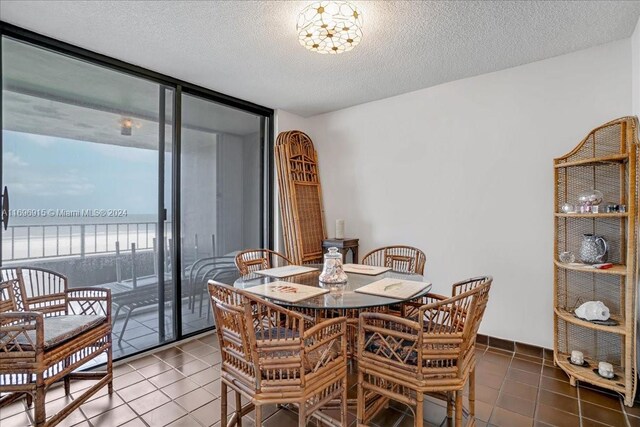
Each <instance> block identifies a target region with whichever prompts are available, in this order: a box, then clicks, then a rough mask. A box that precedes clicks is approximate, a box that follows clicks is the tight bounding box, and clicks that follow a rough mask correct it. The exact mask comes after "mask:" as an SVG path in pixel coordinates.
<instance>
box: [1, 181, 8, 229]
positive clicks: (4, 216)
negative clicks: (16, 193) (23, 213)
mask: <svg viewBox="0 0 640 427" xmlns="http://www.w3.org/2000/svg"><path fill="white" fill-rule="evenodd" d="M2 224H3V226H4V229H5V230H6V229H7V227H8V226H9V190H8V189H7V186H6V185H5V186H4V191H3V192H2Z"/></svg>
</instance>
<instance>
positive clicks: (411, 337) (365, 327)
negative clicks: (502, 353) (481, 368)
mask: <svg viewBox="0 0 640 427" xmlns="http://www.w3.org/2000/svg"><path fill="white" fill-rule="evenodd" d="M481 282H482V283H477V284H476V285H475V286H473V288H472V289H470V290H467V291H466V292H462V293H459V294H457V295H455V296H453V297H451V298H445V299H442V300H440V299H438V300H435V301H434V302H432V303H430V304H425V305H423V306H421V307H420V308H419V309H418V310H417V312H416V316H415V317H413V318H402V317H398V316H393V315H388V314H380V313H362V314H361V315H360V323H359V328H358V408H357V412H358V425H359V426H360V425H363V426H366V425H368V422H369V421H370V419H371V418H372V416H374V415H375V412H376V410H377V409H379V407H375V406H367V405H366V401H367V400H370V399H368V398H369V397H370V395H371V394H375V395H379V396H382V397H383V398H385V399H391V400H394V401H397V402H400V403H403V404H405V405H407V406H408V407H409V408H410V409H411V410H412V411H413V414H414V418H415V421H414V425H415V426H418V427H422V426H423V423H424V421H423V402H424V394H430V395H436V396H437V397H440V398H443V399H446V400H447V405H448V409H449V408H450V407H451V406H450V405H451V402H452V399H451V396H452V395H453V396H455V425H456V427H457V426H461V425H462V394H463V390H464V387H465V384H466V383H467V381H468V382H469V422H468V424H467V425H474V424H475V377H474V371H475V357H476V353H475V343H476V336H477V333H478V328H479V326H480V322H481V321H482V316H483V314H484V311H485V308H486V306H487V302H488V299H489V290H490V288H491V282H492V279H491V278H490V277H487V278H485V280H483V281H481ZM457 289H460V290H462V289H463V287H459V288H457ZM447 415H448V416H451V411H449V410H448V412H447Z"/></svg>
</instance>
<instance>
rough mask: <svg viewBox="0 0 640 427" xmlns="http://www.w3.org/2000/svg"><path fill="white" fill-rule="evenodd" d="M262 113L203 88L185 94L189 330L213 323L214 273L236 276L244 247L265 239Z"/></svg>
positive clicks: (183, 232) (184, 220)
mask: <svg viewBox="0 0 640 427" xmlns="http://www.w3.org/2000/svg"><path fill="white" fill-rule="evenodd" d="M263 129H264V118H263V117H260V116H258V115H255V114H250V113H247V112H244V111H240V110H237V109H233V108H229V107H226V106H224V105H221V104H219V103H215V102H212V101H209V100H206V99H203V98H200V97H197V96H191V95H183V97H182V142H181V145H180V159H181V163H180V195H181V197H180V199H181V206H182V209H181V212H182V214H181V227H180V230H181V235H182V241H181V245H182V251H181V253H182V267H183V278H184V279H186V284H188V287H189V290H190V307H189V309H188V311H186V312H183V316H182V322H183V323H182V327H183V331H184V332H185V333H189V332H194V331H197V330H199V329H202V328H205V327H208V326H211V325H212V322H213V319H212V316H211V313H210V308H209V304H208V303H207V300H206V292H207V290H206V282H207V280H208V279H215V280H218V281H222V282H226V283H233V281H234V280H235V279H236V278H237V273H236V267H235V265H234V258H235V255H236V254H237V252H238V251H239V250H242V249H246V248H257V247H260V245H261V228H260V225H261V220H260V205H261V192H260V182H261V172H262V169H261V151H262V146H261V141H262V138H263Z"/></svg>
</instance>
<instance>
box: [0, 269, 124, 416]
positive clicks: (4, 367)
mask: <svg viewBox="0 0 640 427" xmlns="http://www.w3.org/2000/svg"><path fill="white" fill-rule="evenodd" d="M0 276H1V277H2V282H1V283H0V407H2V406H4V405H7V404H9V403H11V402H13V401H15V400H16V399H18V398H20V397H22V396H23V395H26V397H27V405H28V406H31V404H33V406H34V407H35V408H34V423H35V424H34V425H35V426H36V427H45V426H47V427H48V426H54V425H57V424H58V423H60V422H61V421H62V420H63V419H64V418H65V417H66V416H68V415H69V414H70V413H71V412H73V411H75V410H76V409H77V408H78V407H80V405H81V404H82V403H83V402H85V401H87V400H88V399H89V398H90V397H91V396H92V395H94V394H95V393H97V392H98V391H99V390H100V389H101V388H102V387H104V386H105V385H106V386H107V387H108V393H109V394H111V393H112V392H113V368H112V360H113V359H112V349H111V292H110V291H109V289H101V288H72V289H69V288H68V287H67V278H66V277H65V276H63V275H61V274H58V273H56V272H53V271H49V270H45V269H40V268H33V267H16V268H3V269H2V270H0ZM99 356H103V357H104V358H105V361H106V366H105V368H104V370H99V371H95V370H92V371H78V369H79V368H80V367H82V366H84V365H85V364H87V362H90V361H91V360H93V359H95V358H97V357H99ZM71 380H96V381H97V382H96V383H95V384H93V385H92V386H91V387H88V388H86V389H85V390H83V391H82V392H81V393H78V394H75V393H74V395H73V400H68V401H67V402H66V405H65V406H64V407H62V408H60V409H58V412H57V413H56V414H53V416H51V417H50V418H48V416H47V411H46V408H45V402H46V401H48V400H47V397H46V393H47V391H48V390H49V387H50V386H51V385H53V384H54V383H55V382H58V381H63V383H64V391H65V394H66V395H67V396H70V395H71Z"/></svg>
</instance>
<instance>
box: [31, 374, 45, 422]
mask: <svg viewBox="0 0 640 427" xmlns="http://www.w3.org/2000/svg"><path fill="white" fill-rule="evenodd" d="M38 382H40V383H41V384H39V385H37V386H36V395H35V397H34V399H33V400H34V406H35V408H34V416H35V420H34V421H35V427H42V426H44V423H45V422H46V420H47V413H46V410H45V407H44V401H45V399H44V395H45V388H44V381H38Z"/></svg>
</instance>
